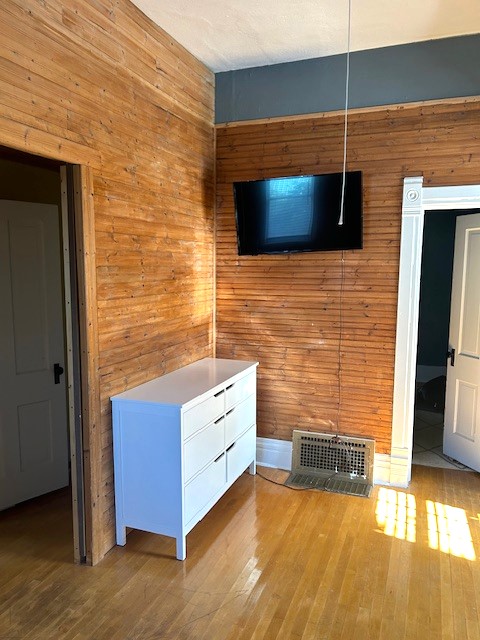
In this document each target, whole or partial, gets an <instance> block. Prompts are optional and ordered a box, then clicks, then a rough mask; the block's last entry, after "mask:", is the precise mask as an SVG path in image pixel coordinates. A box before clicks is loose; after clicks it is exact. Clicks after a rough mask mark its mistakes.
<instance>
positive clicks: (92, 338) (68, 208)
mask: <svg viewBox="0 0 480 640" xmlns="http://www.w3.org/2000/svg"><path fill="white" fill-rule="evenodd" d="M2 142H3V140H2V136H1V135H0V144H1V143H2ZM9 142H10V144H9ZM4 148H5V149H7V150H8V149H11V150H12V151H13V152H19V153H20V154H26V155H30V156H31V155H34V156H37V157H39V158H46V159H48V160H52V161H54V163H55V164H56V166H57V167H58V169H59V171H60V178H61V189H62V193H61V211H60V215H61V218H62V234H63V235H62V239H63V243H64V244H63V249H62V250H63V251H64V252H65V251H66V254H67V255H65V253H64V255H63V269H64V292H63V295H64V299H65V304H66V305H69V304H70V305H71V307H70V309H72V308H73V307H74V305H73V304H71V303H72V299H71V298H70V299H69V291H68V289H69V284H70V279H69V270H68V263H69V262H70V263H73V264H74V266H75V269H74V272H75V279H76V282H75V284H76V287H75V288H76V303H77V304H76V306H77V309H76V311H75V313H71V312H70V313H69V312H68V310H66V313H65V324H66V327H65V329H66V331H70V333H71V332H72V327H73V323H75V325H76V331H77V333H78V340H77V352H78V353H76V358H77V362H78V366H77V372H76V375H75V373H72V372H73V368H72V367H70V371H68V373H69V385H70V384H71V381H73V385H74V386H75V389H72V390H69V394H68V397H67V399H66V401H67V403H68V410H69V411H68V415H69V417H71V416H72V415H73V416H74V421H73V422H72V420H71V419H69V425H68V429H69V441H70V446H71V452H70V461H71V479H72V507H73V558H74V561H75V562H76V563H86V564H89V565H94V564H96V563H97V562H99V560H101V559H102V557H103V555H104V554H103V547H102V544H103V540H102V535H101V534H102V530H103V526H102V515H103V514H102V511H101V499H100V498H101V464H102V456H101V451H102V440H101V437H102V434H101V427H100V420H101V410H100V384H99V373H98V360H99V348H98V330H97V286H96V259H95V217H94V198H93V168H92V166H90V165H85V164H75V161H77V162H78V159H77V158H71V159H70V158H67V157H63V158H61V157H58V156H56V155H55V154H50V153H45V151H46V149H45V148H44V147H43V146H42V147H41V148H39V149H33V148H22V147H21V146H18V147H15V146H13V145H12V144H11V141H8V142H6V144H5V147H4ZM0 153H1V150H0ZM90 155H92V156H93V160H95V152H92V151H90ZM72 160H73V162H72ZM67 176H68V178H67V180H65V177H67ZM63 190H65V193H63ZM67 190H68V192H69V194H68V195H67V193H66V191H67ZM65 222H67V225H66V227H68V228H65V226H64V224H63V223H65ZM66 240H67V241H68V244H67V243H66ZM71 293H73V292H71ZM69 315H70V316H71V318H72V323H70V327H67V325H68V316H69ZM67 340H68V338H67ZM66 348H67V354H66V356H67V361H66V362H67V368H68V359H69V358H70V359H71V357H72V354H70V355H69V354H68V350H69V349H70V348H71V343H70V344H68V342H67V343H66ZM74 395H75V396H76V397H75V398H74ZM72 445H73V446H72Z"/></svg>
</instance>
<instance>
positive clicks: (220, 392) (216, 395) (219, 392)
mask: <svg viewBox="0 0 480 640" xmlns="http://www.w3.org/2000/svg"><path fill="white" fill-rule="evenodd" d="M222 393H225V389H222V390H221V391H218V393H214V394H213V397H214V398H218V396H221V395H222Z"/></svg>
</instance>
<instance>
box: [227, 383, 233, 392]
mask: <svg viewBox="0 0 480 640" xmlns="http://www.w3.org/2000/svg"><path fill="white" fill-rule="evenodd" d="M233 386H235V383H233V384H229V385H228V387H227V391H228V390H229V389H231V388H232V387H233Z"/></svg>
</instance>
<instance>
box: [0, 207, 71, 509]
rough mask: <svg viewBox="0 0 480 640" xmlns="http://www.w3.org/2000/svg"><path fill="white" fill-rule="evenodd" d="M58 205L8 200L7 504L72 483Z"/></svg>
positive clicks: (0, 379) (0, 309)
mask: <svg viewBox="0 0 480 640" xmlns="http://www.w3.org/2000/svg"><path fill="white" fill-rule="evenodd" d="M60 251H61V249H60V230H59V214H58V208H57V207H56V206H53V205H44V204H34V203H27V202H12V201H7V200H0V509H5V508H6V507H9V506H11V505H14V504H16V503H18V502H22V501H23V500H28V499H30V498H33V497H35V496H39V495H41V494H43V493H47V492H48V491H53V490H55V489H59V488H60V487H64V486H66V485H67V484H68V482H69V478H68V458H69V452H68V429H67V406H66V391H65V375H60V377H59V383H58V384H55V380H54V365H55V364H56V363H57V364H58V365H60V366H61V367H64V365H65V363H64V335H63V334H64V321H63V302H62V300H63V288H62V278H61V253H60Z"/></svg>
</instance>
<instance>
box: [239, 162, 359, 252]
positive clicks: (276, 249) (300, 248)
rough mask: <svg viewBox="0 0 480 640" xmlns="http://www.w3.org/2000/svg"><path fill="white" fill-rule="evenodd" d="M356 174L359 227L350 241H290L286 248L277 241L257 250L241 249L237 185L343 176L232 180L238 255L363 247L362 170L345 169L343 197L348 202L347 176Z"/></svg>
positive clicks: (348, 249)
mask: <svg viewBox="0 0 480 640" xmlns="http://www.w3.org/2000/svg"><path fill="white" fill-rule="evenodd" d="M352 175H354V176H358V185H357V186H356V187H355V189H356V190H357V192H358V194H359V197H358V199H356V200H358V201H359V205H360V207H359V208H360V212H359V214H357V220H356V222H357V224H359V226H360V228H359V230H358V232H357V233H356V235H355V238H354V240H353V242H351V243H345V242H339V243H338V245H337V244H333V245H330V246H327V243H325V245H323V246H318V245H316V246H315V247H305V246H300V243H297V245H298V246H294V245H295V243H290V246H289V247H286V248H281V247H282V243H278V246H276V247H275V246H272V248H271V249H267V248H265V247H264V246H261V247H260V248H259V250H257V251H253V250H251V249H250V248H248V249H245V250H243V246H242V237H241V227H242V224H241V222H240V220H239V207H240V206H241V203H240V202H239V200H240V198H241V196H240V194H239V191H240V190H239V189H238V187H241V186H242V185H245V184H250V183H252V182H254V183H266V182H271V181H272V180H280V179H284V178H309V177H320V178H321V177H327V176H337V177H338V178H339V179H340V180H341V178H342V176H343V173H342V172H332V173H321V174H301V175H289V176H283V175H282V176H274V177H270V178H261V179H259V180H242V181H234V182H233V196H234V207H235V227H236V233H237V251H238V255H239V256H259V255H282V254H290V253H314V252H318V253H323V252H330V251H353V250H359V249H363V172H362V171H347V172H346V185H347V187H346V197H345V203H346V204H347V203H348V177H349V176H352ZM338 214H339V215H340V203H339V208H338ZM347 216H348V210H347V206H345V209H344V218H345V219H346V218H347ZM339 240H341V238H339ZM245 244H246V243H245V242H243V245H245Z"/></svg>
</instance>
